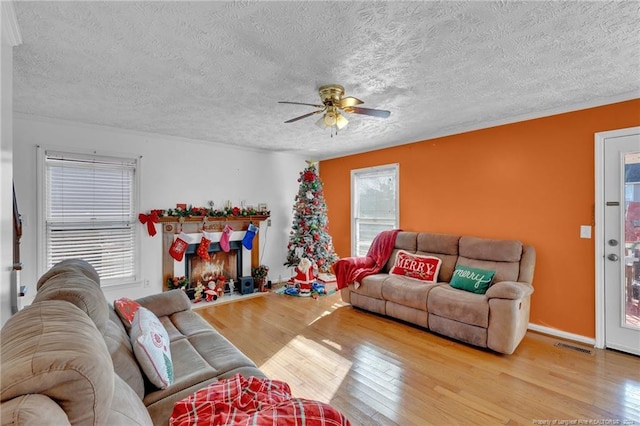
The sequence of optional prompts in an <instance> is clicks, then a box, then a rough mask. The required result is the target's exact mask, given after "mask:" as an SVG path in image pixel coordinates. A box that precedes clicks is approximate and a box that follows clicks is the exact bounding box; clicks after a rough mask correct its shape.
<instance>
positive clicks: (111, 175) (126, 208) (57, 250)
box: [44, 151, 137, 286]
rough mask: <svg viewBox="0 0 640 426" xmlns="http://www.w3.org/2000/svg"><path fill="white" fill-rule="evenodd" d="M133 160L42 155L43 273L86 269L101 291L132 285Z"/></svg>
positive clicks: (134, 263) (93, 156)
mask: <svg viewBox="0 0 640 426" xmlns="http://www.w3.org/2000/svg"><path fill="white" fill-rule="evenodd" d="M136 166H137V161H136V160H135V159H128V158H117V157H106V156H95V155H83V154H75V153H74V154H71V153H64V152H58V151H46V152H45V156H44V168H45V173H44V176H45V182H44V188H45V191H44V197H45V200H44V205H45V228H46V231H45V234H46V241H45V245H46V254H45V258H46V268H47V269H48V268H50V267H51V266H53V265H54V264H56V263H57V262H60V261H61V260H65V259H71V258H81V259H84V260H86V261H87V262H89V263H91V264H92V265H93V267H94V268H95V269H96V271H97V272H98V274H99V275H100V281H101V283H102V285H105V286H107V285H113V284H121V283H126V282H131V281H136V278H137V277H136V260H137V259H136V232H135V223H136V222H135V221H136V215H135V212H136V206H135V201H136Z"/></svg>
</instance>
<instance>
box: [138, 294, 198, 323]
mask: <svg viewBox="0 0 640 426" xmlns="http://www.w3.org/2000/svg"><path fill="white" fill-rule="evenodd" d="M136 302H138V303H139V304H140V306H143V307H145V308H147V309H149V310H150V311H151V312H153V313H154V314H155V316H157V317H164V316H169V315H171V314H175V313H176V312H182V311H188V310H190V309H191V301H190V300H189V297H187V295H186V293H185V292H184V291H182V290H169V291H164V292H162V293H158V294H152V295H150V296H145V297H141V298H140V299H136Z"/></svg>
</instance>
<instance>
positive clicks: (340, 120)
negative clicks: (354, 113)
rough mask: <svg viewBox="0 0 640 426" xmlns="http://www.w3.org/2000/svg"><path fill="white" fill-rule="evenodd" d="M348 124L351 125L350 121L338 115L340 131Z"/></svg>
mask: <svg viewBox="0 0 640 426" xmlns="http://www.w3.org/2000/svg"><path fill="white" fill-rule="evenodd" d="M347 124H349V120H347V119H346V118H345V117H344V115H342V114H338V117H337V118H336V127H337V128H338V130H342V129H343V128H344V127H345V126H346V125H347Z"/></svg>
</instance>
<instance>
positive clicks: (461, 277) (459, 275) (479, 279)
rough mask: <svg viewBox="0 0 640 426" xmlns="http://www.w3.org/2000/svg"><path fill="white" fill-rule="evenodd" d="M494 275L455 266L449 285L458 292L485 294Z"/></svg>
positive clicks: (485, 271)
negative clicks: (458, 290)
mask: <svg viewBox="0 0 640 426" xmlns="http://www.w3.org/2000/svg"><path fill="white" fill-rule="evenodd" d="M495 274H496V271H487V270H485V269H480V268H472V267H470V266H462V265H457V266H456V269H455V270H454V271H453V277H452V278H451V282H450V283H449V284H450V285H451V287H454V288H459V289H460V290H465V291H470V292H472V293H477V294H485V293H486V292H487V289H488V288H489V285H491V281H492V280H493V276H494V275H495Z"/></svg>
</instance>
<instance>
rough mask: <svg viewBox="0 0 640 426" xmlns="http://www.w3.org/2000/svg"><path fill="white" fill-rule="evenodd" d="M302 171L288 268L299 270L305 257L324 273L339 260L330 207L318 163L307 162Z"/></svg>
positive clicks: (294, 210) (288, 248) (294, 211)
mask: <svg viewBox="0 0 640 426" xmlns="http://www.w3.org/2000/svg"><path fill="white" fill-rule="evenodd" d="M307 164H308V165H307V167H306V168H305V169H304V170H303V171H302V172H300V177H299V178H298V182H300V188H299V189H298V194H297V195H296V199H295V203H294V205H293V213H294V216H293V224H292V226H291V232H290V233H289V244H288V246H287V250H288V253H287V262H286V263H285V265H286V266H291V267H295V266H297V265H298V264H299V263H300V259H301V258H303V257H306V258H308V259H309V260H311V261H312V262H313V263H314V264H315V265H317V267H318V269H319V270H320V271H329V270H330V268H331V265H332V264H333V263H335V261H336V260H338V256H337V255H336V253H335V251H334V249H333V243H332V241H331V236H330V235H329V232H328V218H327V205H326V203H325V201H324V194H323V190H322V181H321V180H320V176H318V171H317V169H316V164H315V163H314V162H310V161H307Z"/></svg>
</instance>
